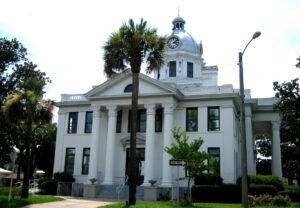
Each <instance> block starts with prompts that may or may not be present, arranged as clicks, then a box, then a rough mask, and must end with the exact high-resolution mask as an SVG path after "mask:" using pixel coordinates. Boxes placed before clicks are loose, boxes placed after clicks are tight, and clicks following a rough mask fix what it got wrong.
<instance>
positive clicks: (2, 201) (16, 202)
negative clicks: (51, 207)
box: [0, 195, 64, 208]
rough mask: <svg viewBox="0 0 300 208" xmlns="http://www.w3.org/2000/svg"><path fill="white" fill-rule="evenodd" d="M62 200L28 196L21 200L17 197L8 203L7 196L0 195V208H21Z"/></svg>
mask: <svg viewBox="0 0 300 208" xmlns="http://www.w3.org/2000/svg"><path fill="white" fill-rule="evenodd" d="M62 200H64V199H63V198H59V197H54V196H46V195H30V196H29V197H28V199H21V198H20V197H19V196H17V197H15V198H14V199H11V200H10V201H9V202H8V196H7V195H0V207H7V208H10V207H11V208H15V207H23V206H26V205H29V204H40V203H46V202H54V201H62Z"/></svg>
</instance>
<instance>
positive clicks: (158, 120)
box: [155, 109, 162, 132]
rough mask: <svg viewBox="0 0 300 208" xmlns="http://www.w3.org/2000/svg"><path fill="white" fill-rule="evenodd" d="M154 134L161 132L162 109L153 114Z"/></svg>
mask: <svg viewBox="0 0 300 208" xmlns="http://www.w3.org/2000/svg"><path fill="white" fill-rule="evenodd" d="M155 132H162V109H157V110H156V112H155Z"/></svg>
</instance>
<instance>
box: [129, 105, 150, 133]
mask: <svg viewBox="0 0 300 208" xmlns="http://www.w3.org/2000/svg"><path fill="white" fill-rule="evenodd" d="M146 118H147V117H146V110H145V109H141V110H138V112H137V132H146ZM130 130H131V110H129V113H128V132H130Z"/></svg>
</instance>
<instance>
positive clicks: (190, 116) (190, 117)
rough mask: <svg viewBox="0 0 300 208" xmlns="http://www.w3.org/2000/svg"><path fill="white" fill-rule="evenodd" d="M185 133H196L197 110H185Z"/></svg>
mask: <svg viewBox="0 0 300 208" xmlns="http://www.w3.org/2000/svg"><path fill="white" fill-rule="evenodd" d="M186 131H198V109H197V108H187V109H186Z"/></svg>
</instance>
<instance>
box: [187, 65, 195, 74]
mask: <svg viewBox="0 0 300 208" xmlns="http://www.w3.org/2000/svg"><path fill="white" fill-rule="evenodd" d="M193 68H194V65H193V63H192V62H187V77H189V78H193V76H194V69H193Z"/></svg>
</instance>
